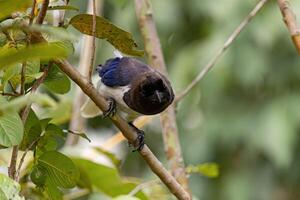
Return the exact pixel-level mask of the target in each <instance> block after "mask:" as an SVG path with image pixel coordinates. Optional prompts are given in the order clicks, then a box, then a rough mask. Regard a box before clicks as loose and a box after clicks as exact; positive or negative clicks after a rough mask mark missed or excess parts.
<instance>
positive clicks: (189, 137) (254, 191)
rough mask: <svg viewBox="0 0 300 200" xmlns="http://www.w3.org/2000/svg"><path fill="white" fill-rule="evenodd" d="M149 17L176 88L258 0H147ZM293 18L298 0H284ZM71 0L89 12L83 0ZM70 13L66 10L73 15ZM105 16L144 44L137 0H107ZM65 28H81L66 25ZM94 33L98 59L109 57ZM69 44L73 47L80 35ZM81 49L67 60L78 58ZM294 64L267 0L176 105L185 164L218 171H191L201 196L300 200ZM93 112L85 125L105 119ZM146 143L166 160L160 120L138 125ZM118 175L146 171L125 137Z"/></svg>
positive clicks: (299, 117) (299, 75) (298, 73)
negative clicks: (212, 173) (214, 165)
mask: <svg viewBox="0 0 300 200" xmlns="http://www.w3.org/2000/svg"><path fill="white" fill-rule="evenodd" d="M152 2H153V9H154V17H155V21H156V24H157V29H158V34H159V37H160V40H161V44H162V49H163V52H164V56H165V60H166V64H167V67H168V71H169V76H170V79H171V82H172V85H173V87H174V89H175V91H177V92H178V91H181V90H182V89H183V88H184V87H185V86H186V85H188V84H189V83H190V81H191V80H192V79H193V78H194V77H195V76H196V75H197V73H198V72H199V71H200V70H201V68H202V67H203V66H204V65H205V64H206V63H207V62H208V61H209V60H210V59H211V58H212V56H213V55H214V54H215V53H216V51H217V50H218V49H219V48H220V47H221V46H222V45H223V43H224V41H225V40H226V39H227V38H228V36H229V35H230V34H231V32H232V31H233V30H234V29H235V27H237V25H238V24H239V23H240V22H241V21H242V19H243V18H244V17H245V16H246V15H247V14H248V13H249V11H250V10H251V9H252V8H253V7H254V5H255V4H256V2H257V1H256V0H247V1H240V0H214V1H210V0H201V1H200V0H189V1H182V0H163V1H161V0H153V1H152ZM291 3H292V7H293V9H294V11H295V13H296V14H298V16H300V2H299V1H291ZM70 4H71V5H75V6H77V7H79V8H80V12H81V13H84V12H86V1H80V0H72V1H70ZM73 15H74V13H73V12H67V17H71V16H73ZM103 15H104V17H106V18H108V19H109V20H111V21H112V22H113V23H114V24H116V25H118V26H120V27H122V28H123V29H124V30H127V31H129V32H131V33H132V34H133V36H134V38H135V39H136V40H137V41H138V45H139V47H140V48H142V46H143V45H142V44H143V42H142V38H141V34H140V31H139V28H138V23H137V19H136V15H135V9H134V1H130V0H107V1H104V5H103ZM69 30H72V31H74V33H76V34H78V36H81V34H80V33H79V32H78V31H76V30H75V29H73V28H71V27H70V28H69ZM97 41H98V43H99V44H98V50H97V55H96V59H97V61H96V63H97V64H100V63H103V62H104V61H105V60H106V59H108V58H110V57H112V50H113V48H112V46H111V45H110V44H108V43H107V42H104V41H100V40H97ZM76 45H78V46H75V49H79V43H78V44H76ZM79 56H80V55H79V51H77V54H75V56H74V57H72V58H71V59H70V61H71V62H72V63H74V64H77V62H78V59H79ZM299 65H300V62H299V55H298V54H297V52H296V50H295V48H294V46H293V44H292V42H291V39H290V37H289V34H288V31H287V29H286V27H285V25H284V23H283V21H282V16H281V14H280V11H279V9H278V6H277V4H276V1H269V2H268V3H267V5H266V6H265V7H264V8H263V9H262V11H261V12H259V14H258V15H257V16H256V17H255V18H254V20H253V21H252V22H251V23H250V24H249V25H248V26H247V27H246V29H244V31H243V32H242V34H241V35H240V36H239V37H238V39H237V40H236V41H235V42H234V43H233V45H231V46H230V48H229V49H228V51H227V52H226V53H225V55H224V56H223V57H222V58H221V59H220V60H219V62H218V63H217V65H216V66H214V68H213V70H212V71H210V72H209V73H208V75H207V76H206V77H205V78H204V80H202V81H201V82H200V84H198V86H197V87H196V88H194V89H193V90H192V92H191V93H190V94H189V95H188V96H187V97H186V98H185V99H184V100H182V101H181V102H180V104H179V106H178V108H177V122H178V128H179V133H180V141H181V145H182V151H183V156H184V160H185V163H186V164H199V163H205V162H216V163H218V165H219V167H220V176H219V177H218V178H207V177H204V176H200V175H197V174H192V175H191V176H190V187H191V189H192V192H193V195H194V196H195V197H197V198H198V199H213V200H271V199H272V200H285V199H291V200H296V199H300V158H299V155H300V66H299ZM99 120H100V119H99V118H96V119H93V120H90V121H89V126H90V127H89V128H90V129H92V130H94V131H95V130H96V131H97V130H99V129H102V128H103V126H105V127H110V126H112V125H111V124H110V123H109V122H108V121H107V120H105V121H101V123H99ZM145 130H146V132H147V136H146V141H147V144H149V146H150V148H151V149H152V150H153V151H154V152H155V154H156V155H158V156H159V157H160V159H161V160H162V161H163V162H164V164H165V165H167V162H166V160H165V154H164V150H163V143H162V136H161V129H160V126H159V120H155V121H154V122H153V123H151V124H150V125H149V126H147V127H146V128H145ZM122 151H124V152H128V154H127V155H124V154H126V153H123V164H122V167H121V172H122V174H123V175H131V176H139V177H143V178H145V177H146V178H147V177H152V178H153V175H152V174H151V172H150V170H149V169H148V167H147V166H146V165H145V163H144V161H143V160H142V159H141V158H140V157H139V156H137V155H136V154H133V153H130V151H129V149H128V147H127V146H126V144H125V143H124V145H123V147H122Z"/></svg>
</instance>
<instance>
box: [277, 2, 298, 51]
mask: <svg viewBox="0 0 300 200" xmlns="http://www.w3.org/2000/svg"><path fill="white" fill-rule="evenodd" d="M277 3H278V6H279V9H280V11H281V14H282V17H283V21H284V22H285V24H286V26H287V29H288V31H289V33H290V35H291V38H292V40H293V43H294V45H295V47H296V49H297V51H298V53H299V54H300V28H299V27H298V25H297V21H296V15H295V13H294V12H293V10H292V9H291V6H290V2H289V0H278V1H277Z"/></svg>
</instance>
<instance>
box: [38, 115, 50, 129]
mask: <svg viewBox="0 0 300 200" xmlns="http://www.w3.org/2000/svg"><path fill="white" fill-rule="evenodd" d="M50 121H51V118H45V119H41V120H40V124H41V127H42V129H43V130H45V129H46V127H47V126H48V124H49V122H50Z"/></svg>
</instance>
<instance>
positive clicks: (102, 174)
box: [72, 158, 148, 200]
mask: <svg viewBox="0 0 300 200" xmlns="http://www.w3.org/2000/svg"><path fill="white" fill-rule="evenodd" d="M72 160H73V161H74V163H75V164H76V165H77V167H78V168H79V171H80V174H81V176H80V177H84V180H82V178H81V180H80V181H81V182H87V183H91V184H92V185H93V186H94V187H96V188H97V189H98V190H100V191H102V192H104V193H105V194H107V195H110V196H113V197H114V196H118V195H121V194H128V193H129V192H130V191H131V190H133V189H134V188H135V187H136V186H137V183H136V182H129V181H123V180H122V179H121V177H120V175H119V173H118V171H117V169H115V168H111V167H108V166H105V165H101V164H98V163H94V162H92V161H89V160H84V159H79V158H72ZM137 196H138V197H139V198H140V199H142V200H144V199H148V198H147V197H146V196H145V195H144V193H142V192H138V193H137Z"/></svg>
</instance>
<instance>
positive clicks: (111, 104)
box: [103, 98, 117, 118]
mask: <svg viewBox="0 0 300 200" xmlns="http://www.w3.org/2000/svg"><path fill="white" fill-rule="evenodd" d="M107 102H108V109H107V110H106V111H104V112H103V117H104V118H106V117H113V116H114V115H115V114H116V111H117V105H116V100H114V99H113V98H108V99H107Z"/></svg>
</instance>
